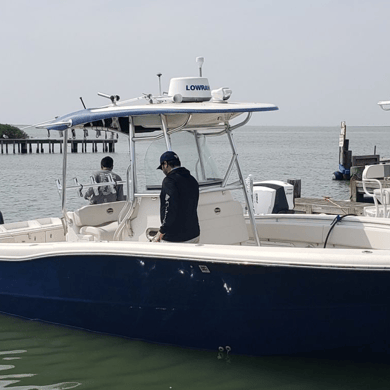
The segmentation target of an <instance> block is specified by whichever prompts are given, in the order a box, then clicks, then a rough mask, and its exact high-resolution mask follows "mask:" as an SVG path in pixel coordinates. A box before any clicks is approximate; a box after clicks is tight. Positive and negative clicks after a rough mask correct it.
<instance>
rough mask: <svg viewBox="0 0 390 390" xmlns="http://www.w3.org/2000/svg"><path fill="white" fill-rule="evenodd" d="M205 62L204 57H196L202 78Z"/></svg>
mask: <svg viewBox="0 0 390 390" xmlns="http://www.w3.org/2000/svg"><path fill="white" fill-rule="evenodd" d="M203 62H204V57H196V63H197V64H198V67H199V76H200V77H202V65H203Z"/></svg>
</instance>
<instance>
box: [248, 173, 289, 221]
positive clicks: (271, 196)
mask: <svg viewBox="0 0 390 390" xmlns="http://www.w3.org/2000/svg"><path fill="white" fill-rule="evenodd" d="M253 208H254V211H255V215H262V214H293V213H294V186H293V185H292V184H289V183H284V182H282V181H278V180H268V181H258V182H254V183H253Z"/></svg>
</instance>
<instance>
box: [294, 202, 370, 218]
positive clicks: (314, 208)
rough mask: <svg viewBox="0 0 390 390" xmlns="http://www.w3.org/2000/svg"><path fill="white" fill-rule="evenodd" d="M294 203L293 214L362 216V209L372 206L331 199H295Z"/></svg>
mask: <svg viewBox="0 0 390 390" xmlns="http://www.w3.org/2000/svg"><path fill="white" fill-rule="evenodd" d="M294 202H295V207H294V210H295V212H296V213H302V214H333V215H337V214H338V215H345V214H355V215H363V209H364V207H366V206H373V204H372V203H362V202H353V201H348V200H334V199H332V198H295V199H294Z"/></svg>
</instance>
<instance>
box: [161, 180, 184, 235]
mask: <svg viewBox="0 0 390 390" xmlns="http://www.w3.org/2000/svg"><path fill="white" fill-rule="evenodd" d="M163 186H164V192H165V199H164V200H163V201H164V204H163V220H162V223H161V227H160V233H161V234H165V233H168V232H169V231H170V230H172V229H173V227H174V226H175V222H176V219H177V213H178V208H179V193H178V191H177V188H176V185H175V182H174V181H173V180H170V179H169V177H166V178H165V179H164V182H163Z"/></svg>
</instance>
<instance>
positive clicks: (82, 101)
mask: <svg viewBox="0 0 390 390" xmlns="http://www.w3.org/2000/svg"><path fill="white" fill-rule="evenodd" d="M80 100H81V103H83V106H84V110H86V109H87V107H85V104H84V100H83V98H82V97H81V96H80Z"/></svg>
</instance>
